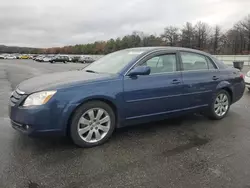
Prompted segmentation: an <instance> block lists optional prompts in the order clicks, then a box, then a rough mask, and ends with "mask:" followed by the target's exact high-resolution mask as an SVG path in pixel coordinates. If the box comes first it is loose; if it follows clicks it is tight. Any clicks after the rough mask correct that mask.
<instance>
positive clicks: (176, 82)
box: [172, 79, 181, 84]
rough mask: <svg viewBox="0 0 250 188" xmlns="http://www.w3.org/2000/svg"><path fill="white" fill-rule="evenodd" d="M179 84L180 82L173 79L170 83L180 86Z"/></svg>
mask: <svg viewBox="0 0 250 188" xmlns="http://www.w3.org/2000/svg"><path fill="white" fill-rule="evenodd" d="M180 83H181V81H180V80H178V79H174V80H173V81H172V84H180Z"/></svg>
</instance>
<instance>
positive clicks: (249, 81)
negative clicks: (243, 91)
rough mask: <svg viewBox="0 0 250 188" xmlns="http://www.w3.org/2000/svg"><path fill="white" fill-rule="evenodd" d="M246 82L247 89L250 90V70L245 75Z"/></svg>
mask: <svg viewBox="0 0 250 188" xmlns="http://www.w3.org/2000/svg"><path fill="white" fill-rule="evenodd" d="M245 84H246V87H247V89H248V90H249V91H250V71H248V72H247V74H246V75H245Z"/></svg>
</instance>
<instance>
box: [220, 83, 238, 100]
mask: <svg viewBox="0 0 250 188" xmlns="http://www.w3.org/2000/svg"><path fill="white" fill-rule="evenodd" d="M216 89H217V91H219V90H225V91H227V92H228V94H229V95H230V98H231V99H230V100H231V101H230V102H231V103H232V101H233V97H234V96H233V89H232V86H231V84H230V82H228V81H222V82H220V83H219V84H218V86H217V88H216Z"/></svg>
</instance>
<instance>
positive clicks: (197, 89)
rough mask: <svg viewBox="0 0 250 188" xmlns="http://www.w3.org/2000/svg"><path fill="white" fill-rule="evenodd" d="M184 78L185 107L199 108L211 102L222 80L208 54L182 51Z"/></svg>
mask: <svg viewBox="0 0 250 188" xmlns="http://www.w3.org/2000/svg"><path fill="white" fill-rule="evenodd" d="M179 55H180V59H181V62H182V71H181V72H182V79H183V87H184V92H185V95H184V105H185V108H198V107H203V106H207V105H208V104H210V102H211V100H212V97H213V93H214V92H215V91H216V87H217V85H218V84H219V82H220V80H221V76H220V74H219V70H218V69H217V66H216V64H215V63H214V62H213V61H212V59H210V58H209V57H208V56H206V55H203V54H199V53H194V52H189V51H181V52H180V53H179Z"/></svg>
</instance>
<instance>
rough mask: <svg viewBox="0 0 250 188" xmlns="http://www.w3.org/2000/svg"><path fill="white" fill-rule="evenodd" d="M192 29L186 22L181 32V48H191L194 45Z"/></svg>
mask: <svg viewBox="0 0 250 188" xmlns="http://www.w3.org/2000/svg"><path fill="white" fill-rule="evenodd" d="M194 31H195V30H194V28H193V26H192V24H191V23H189V22H187V23H186V25H185V26H184V28H183V29H182V30H181V45H182V46H183V47H189V48H193V44H194V35H195V32H194Z"/></svg>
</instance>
